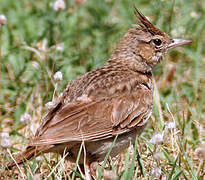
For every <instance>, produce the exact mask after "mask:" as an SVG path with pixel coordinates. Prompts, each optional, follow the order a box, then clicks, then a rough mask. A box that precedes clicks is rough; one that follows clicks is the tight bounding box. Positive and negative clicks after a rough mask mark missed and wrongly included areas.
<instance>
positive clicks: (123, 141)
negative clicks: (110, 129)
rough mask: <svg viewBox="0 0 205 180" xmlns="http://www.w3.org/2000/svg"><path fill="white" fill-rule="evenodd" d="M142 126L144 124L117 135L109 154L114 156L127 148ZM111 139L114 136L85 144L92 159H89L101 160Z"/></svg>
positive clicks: (112, 139)
mask: <svg viewBox="0 0 205 180" xmlns="http://www.w3.org/2000/svg"><path fill="white" fill-rule="evenodd" d="M144 127H145V125H144V126H143V127H140V128H134V129H133V130H132V131H130V132H128V133H124V134H122V135H120V136H118V137H117V139H116V142H115V144H114V146H113V147H112V151H111V153H110V156H111V157H115V156H116V155H118V154H119V153H121V152H123V151H124V150H125V149H127V148H128V147H129V146H130V145H131V144H134V142H135V140H136V136H137V135H140V134H141V132H142V131H143V129H144ZM113 141H114V138H109V139H106V140H103V141H98V142H92V143H88V144H87V145H86V151H87V152H88V153H89V155H90V157H91V159H92V160H91V161H103V160H104V158H105V156H106V154H107V153H108V151H109V150H110V148H111V146H112V144H113Z"/></svg>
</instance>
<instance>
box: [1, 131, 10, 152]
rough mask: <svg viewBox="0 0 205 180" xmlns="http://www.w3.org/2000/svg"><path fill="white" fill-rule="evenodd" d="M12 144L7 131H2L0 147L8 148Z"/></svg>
mask: <svg viewBox="0 0 205 180" xmlns="http://www.w3.org/2000/svg"><path fill="white" fill-rule="evenodd" d="M11 145H12V143H11V140H10V137H9V133H8V132H3V133H1V147H2V148H10V147H11Z"/></svg>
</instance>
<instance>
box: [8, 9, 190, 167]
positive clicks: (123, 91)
mask: <svg viewBox="0 0 205 180" xmlns="http://www.w3.org/2000/svg"><path fill="white" fill-rule="evenodd" d="M135 14H136V17H137V19H138V25H135V26H133V28H131V29H129V31H128V32H127V33H126V34H125V35H124V37H123V38H122V40H121V41H120V43H119V44H118V46H117V48H116V50H115V51H114V53H113V55H112V56H111V58H110V59H109V60H108V62H107V63H106V64H105V65H104V66H102V67H100V68H98V69H95V70H93V71H91V72H87V73H86V74H84V75H82V76H80V77H78V78H77V79H76V80H74V81H72V82H70V83H69V84H68V86H67V88H66V90H65V91H64V93H63V96H62V97H60V98H59V101H58V103H57V104H56V106H55V107H54V108H53V109H51V110H50V111H49V112H48V114H47V115H46V116H45V118H44V120H43V122H42V124H41V126H40V127H39V129H38V130H37V132H36V134H35V137H34V138H32V139H31V140H30V142H29V145H28V147H27V149H26V150H25V152H23V153H22V154H21V155H20V156H18V157H16V158H15V159H16V162H17V163H19V164H20V163H22V162H23V160H24V159H31V158H33V157H34V156H38V155H39V154H41V153H47V152H55V153H59V154H63V153H64V151H66V152H68V156H67V159H68V160H70V161H74V162H75V160H76V158H77V156H78V152H79V147H80V145H81V143H82V141H84V144H85V148H86V160H87V162H86V163H87V164H88V165H91V163H92V162H96V161H102V160H103V159H104V157H105V155H106V154H107V152H108V150H109V148H110V145H111V144H112V142H113V139H114V138H115V136H116V135H117V136H118V137H117V140H116V143H115V145H114V147H113V149H112V151H111V156H116V155H117V154H118V153H120V152H122V151H124V150H125V149H126V148H127V147H128V146H129V144H130V142H131V143H134V141H135V138H136V136H137V135H139V134H140V133H141V132H142V131H143V129H144V128H145V126H146V124H147V122H148V119H149V117H150V115H151V113H152V104H153V97H152V96H153V84H152V70H153V68H154V67H155V66H156V65H157V64H158V63H159V62H160V61H161V60H162V59H163V57H164V55H165V53H166V51H167V50H169V49H172V48H175V47H177V46H181V45H184V44H188V43H191V41H190V40H183V39H172V38H170V37H169V36H168V35H167V34H166V33H164V32H162V31H161V30H159V29H158V28H156V27H155V26H154V25H153V24H151V23H150V22H149V21H148V20H147V18H146V17H145V16H144V15H142V14H141V13H140V12H139V11H138V10H137V9H135ZM83 156H84V155H83V153H82V155H81V157H80V161H79V164H83V163H84V157H83ZM14 165H15V163H14V162H11V163H10V164H9V165H8V167H9V168H10V167H12V166H14Z"/></svg>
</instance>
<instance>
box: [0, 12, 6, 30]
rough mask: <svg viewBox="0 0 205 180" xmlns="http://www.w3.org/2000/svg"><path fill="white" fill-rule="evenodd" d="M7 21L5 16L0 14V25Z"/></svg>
mask: <svg viewBox="0 0 205 180" xmlns="http://www.w3.org/2000/svg"><path fill="white" fill-rule="evenodd" d="M6 23H7V18H6V16H5V15H3V14H0V27H1V26H3V25H5V24H6Z"/></svg>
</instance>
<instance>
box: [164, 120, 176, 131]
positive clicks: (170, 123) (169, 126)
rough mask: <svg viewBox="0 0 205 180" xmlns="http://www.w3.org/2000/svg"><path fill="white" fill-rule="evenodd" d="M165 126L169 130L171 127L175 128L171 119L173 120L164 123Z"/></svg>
mask: <svg viewBox="0 0 205 180" xmlns="http://www.w3.org/2000/svg"><path fill="white" fill-rule="evenodd" d="M166 128H167V129H169V130H171V129H175V128H176V123H175V122H174V121H173V122H168V123H167V124H166Z"/></svg>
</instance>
